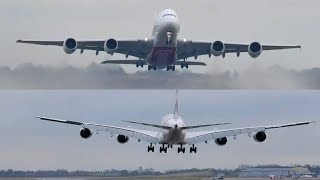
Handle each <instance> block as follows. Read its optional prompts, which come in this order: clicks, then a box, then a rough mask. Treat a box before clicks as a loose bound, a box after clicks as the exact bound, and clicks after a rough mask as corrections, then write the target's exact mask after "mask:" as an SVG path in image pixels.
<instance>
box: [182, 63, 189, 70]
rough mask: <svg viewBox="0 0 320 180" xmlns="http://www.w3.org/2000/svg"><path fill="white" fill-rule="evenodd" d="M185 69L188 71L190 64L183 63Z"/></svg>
mask: <svg viewBox="0 0 320 180" xmlns="http://www.w3.org/2000/svg"><path fill="white" fill-rule="evenodd" d="M183 68H186V69H188V68H189V64H188V63H181V69H183Z"/></svg>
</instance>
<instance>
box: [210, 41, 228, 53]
mask: <svg viewBox="0 0 320 180" xmlns="http://www.w3.org/2000/svg"><path fill="white" fill-rule="evenodd" d="M224 51H225V45H224V44H223V42H221V41H215V42H213V43H212V44H211V53H212V55H214V56H221V54H223V53H224Z"/></svg>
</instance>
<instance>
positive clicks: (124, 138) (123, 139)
mask: <svg viewBox="0 0 320 180" xmlns="http://www.w3.org/2000/svg"><path fill="white" fill-rule="evenodd" d="M117 140H118V142H119V143H121V144H125V143H127V142H128V141H129V137H128V136H124V135H121V134H119V135H118V137H117Z"/></svg>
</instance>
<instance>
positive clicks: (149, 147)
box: [148, 143, 154, 152]
mask: <svg viewBox="0 0 320 180" xmlns="http://www.w3.org/2000/svg"><path fill="white" fill-rule="evenodd" d="M149 151H152V152H154V146H153V145H152V143H151V144H150V146H148V152H149Z"/></svg>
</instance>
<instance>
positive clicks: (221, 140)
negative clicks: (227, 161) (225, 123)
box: [215, 137, 228, 146]
mask: <svg viewBox="0 0 320 180" xmlns="http://www.w3.org/2000/svg"><path fill="white" fill-rule="evenodd" d="M227 141H228V140H227V138H226V137H222V138H218V139H216V140H215V143H216V144H217V145H218V146H224V145H226V144H227Z"/></svg>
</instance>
